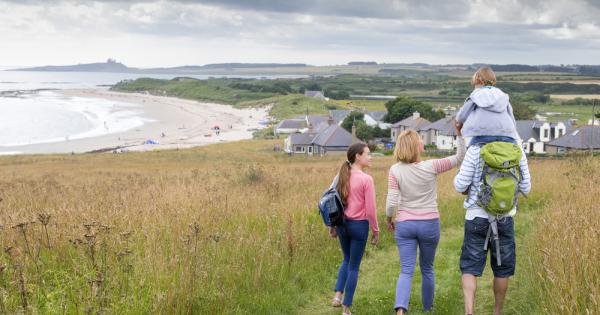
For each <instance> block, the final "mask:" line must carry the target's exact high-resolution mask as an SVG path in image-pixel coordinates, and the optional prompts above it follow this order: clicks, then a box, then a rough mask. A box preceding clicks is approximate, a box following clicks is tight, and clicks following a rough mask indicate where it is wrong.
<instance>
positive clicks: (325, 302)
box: [298, 171, 546, 315]
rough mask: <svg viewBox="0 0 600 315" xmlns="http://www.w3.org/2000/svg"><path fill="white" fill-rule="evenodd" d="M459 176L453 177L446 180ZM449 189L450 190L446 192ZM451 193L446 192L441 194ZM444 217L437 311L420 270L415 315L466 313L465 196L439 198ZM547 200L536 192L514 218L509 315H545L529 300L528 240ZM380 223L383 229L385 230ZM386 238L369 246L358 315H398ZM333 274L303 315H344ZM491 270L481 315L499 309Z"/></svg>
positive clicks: (392, 253) (395, 266) (480, 295)
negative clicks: (428, 302)
mask: <svg viewBox="0 0 600 315" xmlns="http://www.w3.org/2000/svg"><path fill="white" fill-rule="evenodd" d="M451 176H454V172H452V171H451V172H449V173H448V174H444V175H443V177H451ZM439 184H441V185H448V184H449V180H448V178H445V179H440V181H439ZM446 188H447V187H446ZM440 190H442V191H448V190H447V189H444V188H442V189H440ZM439 200H440V201H441V202H440V205H439V206H440V213H441V238H440V243H439V245H438V251H437V254H436V259H435V273H436V274H435V276H436V290H435V302H434V310H433V312H424V311H423V304H422V303H421V277H420V271H419V268H418V266H417V268H416V269H415V274H414V278H413V284H412V292H411V299H410V305H409V307H410V310H409V312H410V314H463V312H464V306H463V295H462V289H461V284H460V269H459V257H460V249H461V245H462V240H463V225H464V210H463V208H462V200H463V198H462V196H460V195H458V194H456V195H446V194H444V193H442V195H441V196H440V199H439ZM544 200H546V198H545V195H544V194H542V193H540V192H536V191H534V192H533V193H532V194H531V196H530V197H529V198H528V199H526V200H522V203H521V209H520V211H519V212H518V214H517V216H516V217H515V231H516V232H515V233H516V241H517V271H516V275H515V276H514V277H513V278H512V280H511V282H510V284H509V291H508V294H507V299H506V302H505V314H507V315H508V314H541V311H540V310H539V307H538V306H537V302H536V301H529V300H528V297H529V296H531V292H532V291H531V290H532V287H531V283H528V282H527V281H528V279H527V277H525V276H526V274H527V273H528V272H529V270H527V269H528V267H527V266H526V265H527V256H528V254H527V253H528V252H530V250H531V249H529V248H527V247H526V239H527V238H528V237H529V236H531V235H532V233H533V231H534V229H533V228H532V227H533V226H535V219H536V216H538V215H539V213H540V210H541V209H542V207H543V205H544ZM382 223H384V222H380V228H383V227H384V224H382ZM381 233H383V234H382V239H381V241H380V244H379V245H377V247H373V246H371V245H368V249H367V252H366V255H365V259H364V260H363V262H362V264H361V269H360V275H359V283H358V288H357V290H356V293H355V296H354V297H355V298H354V306H353V308H352V312H353V313H354V314H394V311H393V306H394V301H395V292H396V291H395V290H396V281H397V279H398V275H399V273H400V262H399V257H398V249H397V247H396V244H395V241H394V239H393V235H392V234H391V233H390V232H388V231H386V230H383V229H382V232H381ZM339 257H340V261H341V252H340V256H339ZM336 271H337V270H332V273H331V275H330V277H328V278H327V279H323V282H322V283H315V285H320V286H322V290H321V293H320V295H318V296H316V297H315V298H314V299H313V300H311V301H308V303H307V304H306V305H305V306H304V307H303V308H301V310H300V311H299V312H298V314H306V315H308V314H340V313H341V309H337V308H333V307H331V306H330V301H331V298H332V296H333V292H332V288H333V285H334V283H335V279H336V276H337V273H336ZM492 279H493V275H492V271H491V268H490V265H489V257H488V261H487V265H486V268H485V272H484V275H483V277H482V278H480V279H479V280H478V283H477V285H478V289H477V296H476V309H475V310H476V311H475V313H476V314H491V313H492V309H493V305H494V295H493V292H492V286H491V284H492Z"/></svg>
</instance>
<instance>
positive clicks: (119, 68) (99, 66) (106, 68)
mask: <svg viewBox="0 0 600 315" xmlns="http://www.w3.org/2000/svg"><path fill="white" fill-rule="evenodd" d="M303 67H307V65H306V64H303V63H215V64H206V65H203V66H193V65H190V66H180V67H171V68H148V69H141V68H131V67H128V66H126V65H124V64H122V63H120V62H117V61H116V60H114V59H108V60H107V61H106V62H97V63H86V64H77V65H68V66H43V67H32V68H21V69H11V70H9V71H43V72H117V73H169V74H172V73H201V72H205V71H207V70H212V69H229V70H233V69H256V68H259V69H264V68H303Z"/></svg>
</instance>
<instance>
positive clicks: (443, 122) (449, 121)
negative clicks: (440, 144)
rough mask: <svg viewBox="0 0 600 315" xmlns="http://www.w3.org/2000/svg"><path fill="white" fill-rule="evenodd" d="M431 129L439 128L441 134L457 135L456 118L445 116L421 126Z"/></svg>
mask: <svg viewBox="0 0 600 315" xmlns="http://www.w3.org/2000/svg"><path fill="white" fill-rule="evenodd" d="M430 129H433V130H437V131H438V132H439V134H441V135H443V136H456V129H455V128H454V120H453V118H452V117H444V118H442V119H440V120H437V121H435V122H432V123H431V124H429V125H426V126H424V127H422V128H421V130H430Z"/></svg>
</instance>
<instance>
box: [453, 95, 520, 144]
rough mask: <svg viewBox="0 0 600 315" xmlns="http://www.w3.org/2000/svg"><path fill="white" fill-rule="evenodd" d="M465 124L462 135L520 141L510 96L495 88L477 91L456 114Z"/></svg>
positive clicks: (457, 118)
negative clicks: (508, 138)
mask: <svg viewBox="0 0 600 315" xmlns="http://www.w3.org/2000/svg"><path fill="white" fill-rule="evenodd" d="M456 120H457V121H458V122H460V123H463V128H462V131H461V132H462V135H463V136H464V137H474V136H506V137H511V138H513V139H519V135H518V133H517V127H516V122H515V116H514V114H513V109H512V106H511V105H510V102H509V101H508V94H506V93H504V92H502V90H500V89H499V88H496V87H493V86H484V87H481V88H478V89H475V90H474V91H473V92H472V93H471V95H470V96H469V97H468V98H467V100H466V101H465V104H464V105H463V107H462V108H461V109H460V110H459V111H458V114H456Z"/></svg>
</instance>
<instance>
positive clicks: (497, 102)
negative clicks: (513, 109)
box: [469, 86, 508, 113]
mask: <svg viewBox="0 0 600 315" xmlns="http://www.w3.org/2000/svg"><path fill="white" fill-rule="evenodd" d="M469 98H470V99H471V100H472V101H473V103H475V104H477V107H481V108H485V109H486V110H489V111H492V112H496V113H501V112H503V111H505V110H506V107H507V106H508V94H506V93H504V92H502V90H500V89H499V88H496V87H493V86H484V87H481V88H478V89H476V90H475V91H473V93H471V95H470V96H469Z"/></svg>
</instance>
